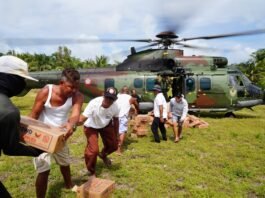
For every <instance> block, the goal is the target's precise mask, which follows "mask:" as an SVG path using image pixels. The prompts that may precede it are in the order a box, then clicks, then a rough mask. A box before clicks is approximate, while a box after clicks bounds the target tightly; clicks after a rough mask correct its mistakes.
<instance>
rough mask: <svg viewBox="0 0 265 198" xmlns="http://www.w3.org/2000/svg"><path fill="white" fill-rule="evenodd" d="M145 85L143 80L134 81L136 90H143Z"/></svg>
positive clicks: (136, 79)
mask: <svg viewBox="0 0 265 198" xmlns="http://www.w3.org/2000/svg"><path fill="white" fill-rule="evenodd" d="M143 84H144V82H143V79H141V78H135V79H134V82H133V85H134V88H142V87H143Z"/></svg>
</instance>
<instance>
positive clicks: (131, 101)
mask: <svg viewBox="0 0 265 198" xmlns="http://www.w3.org/2000/svg"><path fill="white" fill-rule="evenodd" d="M130 104H131V105H134V106H135V108H136V110H137V113H138V112H139V104H138V102H137V99H136V98H134V97H131V99H130Z"/></svg>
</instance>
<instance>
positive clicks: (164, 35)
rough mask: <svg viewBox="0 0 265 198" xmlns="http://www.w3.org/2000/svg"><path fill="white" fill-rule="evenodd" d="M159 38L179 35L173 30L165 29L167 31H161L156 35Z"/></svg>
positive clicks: (172, 37) (173, 37)
mask: <svg viewBox="0 0 265 198" xmlns="http://www.w3.org/2000/svg"><path fill="white" fill-rule="evenodd" d="M156 37H157V38H161V39H176V38H178V36H177V35H176V34H175V32H171V31H165V32H160V33H159V34H157V35H156Z"/></svg>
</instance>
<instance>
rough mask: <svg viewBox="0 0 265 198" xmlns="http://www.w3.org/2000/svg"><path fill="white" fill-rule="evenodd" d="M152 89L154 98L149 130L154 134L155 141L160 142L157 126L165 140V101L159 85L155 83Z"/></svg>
mask: <svg viewBox="0 0 265 198" xmlns="http://www.w3.org/2000/svg"><path fill="white" fill-rule="evenodd" d="M153 91H154V94H155V96H156V97H155V100H154V120H153V122H152V125H151V130H152V132H153V134H154V138H155V142H157V143H160V138H159V134H158V128H159V129H160V132H161V134H162V139H163V140H165V141H167V135H166V128H165V125H164V124H165V120H166V119H167V102H166V99H165V97H164V95H163V93H162V92H161V87H160V85H155V86H154V88H153Z"/></svg>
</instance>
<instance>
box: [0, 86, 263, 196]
mask: <svg viewBox="0 0 265 198" xmlns="http://www.w3.org/2000/svg"><path fill="white" fill-rule="evenodd" d="M34 96H35V92H34V91H32V92H30V93H29V94H28V95H27V96H25V97H23V98H14V99H13V101H14V103H15V104H16V105H17V106H18V107H19V108H20V110H21V113H22V115H27V114H28V113H29V111H30V109H31V107H32V104H33V100H34ZM84 106H85V105H84ZM235 114H236V115H237V118H235V119H231V118H223V117H222V116H221V115H220V114H211V115H204V116H203V117H202V119H204V120H205V121H207V122H209V124H210V126H209V128H206V129H184V138H183V140H182V141H180V142H179V143H177V144H175V143H173V133H172V129H171V128H169V129H168V130H167V134H168V137H169V140H168V141H162V142H161V143H160V144H156V143H154V142H153V137H152V134H151V132H150V133H149V135H148V136H147V137H143V138H132V137H128V138H127V140H126V144H125V151H124V154H123V155H122V156H118V155H116V154H115V153H114V154H112V155H111V158H112V159H113V166H112V167H111V168H106V167H105V166H104V164H103V163H102V161H101V160H100V159H99V160H98V163H97V176H98V177H100V178H105V179H111V180H114V181H115V182H116V190H115V191H114V194H113V197H265V122H264V118H265V106H259V107H255V108H254V111H250V110H242V111H238V112H236V113H235ZM68 144H69V146H70V149H71V155H72V165H71V170H72V178H73V181H74V183H75V184H78V185H79V184H82V183H84V182H85V181H86V179H87V176H85V175H84V172H85V170H86V169H85V164H84V159H83V158H82V157H83V150H84V147H85V136H84V135H83V131H82V127H79V128H78V130H77V131H76V132H75V134H74V135H73V136H72V137H71V139H70V140H69V142H68ZM35 178H36V173H35V171H34V168H33V164H32V158H31V157H9V156H1V157H0V180H1V181H2V182H3V183H4V184H5V186H6V187H7V188H8V190H9V192H10V193H11V194H12V196H13V197H14V198H20V197H25V198H28V197H35V187H34V183H35ZM47 197H55V198H57V197H63V198H65V197H76V195H75V193H73V192H71V191H70V190H66V189H64V188H63V179H62V176H61V174H60V171H59V168H58V166H57V165H55V164H54V165H53V166H52V170H51V174H50V178H49V189H48V192H47Z"/></svg>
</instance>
